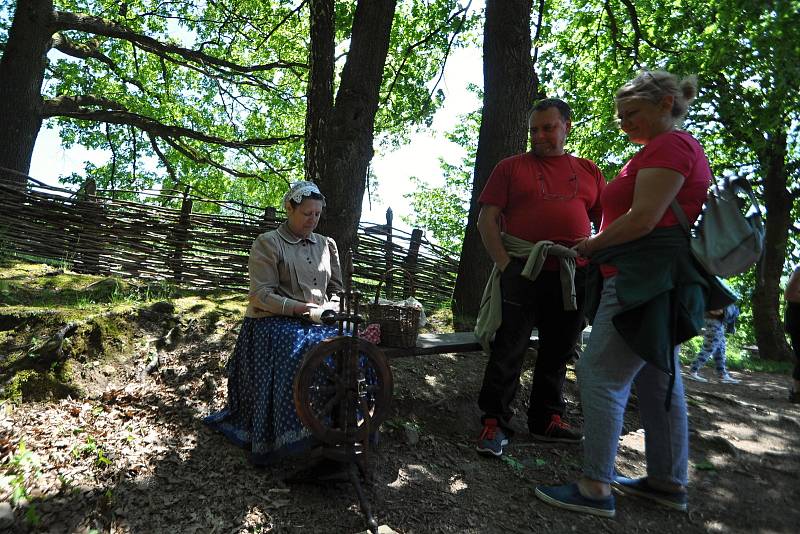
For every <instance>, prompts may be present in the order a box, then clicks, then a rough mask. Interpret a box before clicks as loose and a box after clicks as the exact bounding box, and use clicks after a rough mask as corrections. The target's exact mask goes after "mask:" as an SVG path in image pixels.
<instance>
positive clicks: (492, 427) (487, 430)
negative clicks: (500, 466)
mask: <svg viewBox="0 0 800 534" xmlns="http://www.w3.org/2000/svg"><path fill="white" fill-rule="evenodd" d="M506 445H508V438H507V437H506V434H505V432H503V429H502V428H500V427H499V426H497V419H486V420H485V421H484V422H483V430H482V431H481V435H480V436H478V444H477V445H475V450H476V451H478V452H479V453H481V454H486V455H489V454H491V455H492V456H502V455H503V447H505V446H506Z"/></svg>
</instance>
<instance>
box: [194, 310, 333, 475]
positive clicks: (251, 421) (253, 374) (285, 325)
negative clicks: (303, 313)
mask: <svg viewBox="0 0 800 534" xmlns="http://www.w3.org/2000/svg"><path fill="white" fill-rule="evenodd" d="M336 335H338V330H337V328H335V327H329V326H323V325H316V324H311V323H308V322H306V321H301V320H299V319H293V318H290V317H264V318H260V319H253V318H250V317H246V318H245V319H244V323H243V324H242V329H241V331H240V332H239V337H238V339H237V340H236V348H235V349H234V351H233V356H232V357H231V359H230V360H229V361H228V365H227V373H228V404H227V406H226V407H225V409H224V410H222V411H220V412H217V413H213V414H211V415H209V416H208V417H206V418H205V419H204V422H205V423H206V424H207V425H209V426H210V427H211V428H214V429H216V430H219V431H220V432H222V433H223V434H224V435H225V436H227V437H228V439H230V440H231V441H232V442H233V443H235V444H236V445H238V446H240V447H244V448H245V449H249V450H250V461H251V462H252V463H254V464H259V465H265V464H270V463H273V462H275V461H277V460H279V459H281V458H282V457H284V456H287V455H291V454H298V453H301V452H303V451H305V450H308V449H309V448H310V447H311V446H312V445H314V444H315V442H316V441H315V440H314V438H313V437H312V436H311V432H310V431H309V430H308V429H307V428H306V427H305V426H304V425H303V423H301V422H300V419H299V418H298V417H297V411H296V410H295V406H294V394H293V391H292V386H293V383H294V377H295V374H296V372H297V369H298V368H299V367H300V364H301V363H302V361H303V356H304V355H305V353H306V352H307V351H308V350H309V349H311V348H312V347H314V346H315V345H316V344H317V343H319V342H320V341H322V340H323V339H326V338H329V337H333V336H336Z"/></svg>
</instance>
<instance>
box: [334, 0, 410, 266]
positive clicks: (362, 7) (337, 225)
mask: <svg viewBox="0 0 800 534" xmlns="http://www.w3.org/2000/svg"><path fill="white" fill-rule="evenodd" d="M395 7H396V0H359V2H358V5H357V6H356V12H355V16H354V18H353V31H352V34H351V38H350V51H349V52H348V54H347V61H346V62H345V64H344V69H343V70H342V79H341V83H340V85H339V90H338V91H337V93H336V104H335V105H334V107H333V114H332V115H331V120H330V123H329V124H328V127H327V128H326V132H325V149H324V156H325V163H324V165H323V166H322V169H321V170H322V171H323V174H322V175H321V179H320V180H319V185H320V189H321V190H322V193H323V194H324V195H325V196H326V197H327V199H328V202H327V209H326V210H325V212H324V213H323V218H322V220H321V221H320V226H319V228H320V233H323V234H325V235H328V236H330V237H333V238H334V239H335V240H336V242H337V244H338V245H339V250H340V251H341V253H342V255H344V254H345V253H346V252H347V250H348V249H350V248H351V247H353V244H354V242H355V237H356V230H357V229H358V222H359V220H360V219H361V201H362V199H363V198H364V189H365V187H366V181H367V169H368V167H369V162H370V161H371V160H372V156H373V150H372V142H373V133H374V128H375V114H376V113H377V111H378V102H379V95H380V89H381V80H382V78H383V66H384V63H385V62H386V55H387V53H388V51H389V33H390V30H391V28H392V19H393V17H394V11H395Z"/></svg>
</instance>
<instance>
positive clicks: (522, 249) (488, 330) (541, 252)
mask: <svg viewBox="0 0 800 534" xmlns="http://www.w3.org/2000/svg"><path fill="white" fill-rule="evenodd" d="M501 237H502V239H503V246H504V247H505V249H506V251H508V254H509V256H511V257H512V258H525V267H524V268H523V269H522V273H521V275H522V276H524V277H525V278H527V279H529V280H536V278H537V277H538V276H539V273H540V272H541V270H542V266H543V265H544V260H545V259H546V258H547V256H548V255H551V256H556V257H558V261H559V272H560V278H561V296H562V299H563V302H564V309H565V310H575V309H577V302H576V300H575V299H576V292H575V257H576V255H577V254H576V252H575V251H574V250H572V249H570V248H567V247H565V246H563V245H558V244H556V243H553V242H552V241H539V242H537V243H531V242H530V241H525V240H524V239H520V238H518V237H514V236H513V235H510V234H505V233H504V234H502V236H501ZM502 321H503V296H502V294H501V291H500V270H499V269H498V268H497V265H495V266H494V267H493V268H492V272H491V274H490V275H489V280H488V281H487V282H486V287H485V288H484V290H483V297H482V298H481V307H480V310H479V311H478V318H477V321H476V323H475V337H476V338H477V339H478V342H480V344H481V347H483V350H484V351H485V352H486V353H487V354H489V352H490V350H491V346H490V343H491V341H492V338H493V337H494V334H495V332H497V329H498V328H500V323H501V322H502Z"/></svg>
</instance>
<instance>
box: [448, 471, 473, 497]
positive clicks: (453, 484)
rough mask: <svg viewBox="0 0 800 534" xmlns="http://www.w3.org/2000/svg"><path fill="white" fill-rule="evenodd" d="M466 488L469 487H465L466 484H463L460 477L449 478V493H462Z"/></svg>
mask: <svg viewBox="0 0 800 534" xmlns="http://www.w3.org/2000/svg"><path fill="white" fill-rule="evenodd" d="M468 487H469V486H468V485H467V483H466V482H464V480H463V479H462V478H461V477H460V476H458V475H454V476H452V477H450V493H452V494H454V495H455V494H456V493H458V492H460V491H464V490H465V489H467V488H468Z"/></svg>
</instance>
